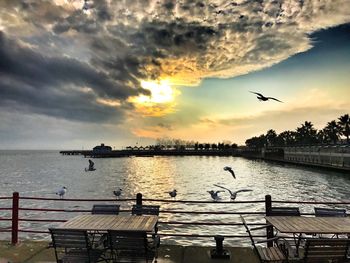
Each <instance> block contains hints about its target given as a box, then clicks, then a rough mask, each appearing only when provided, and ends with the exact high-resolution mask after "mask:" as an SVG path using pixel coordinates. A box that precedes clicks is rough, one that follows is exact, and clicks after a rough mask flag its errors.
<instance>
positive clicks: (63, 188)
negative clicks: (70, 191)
mask: <svg viewBox="0 0 350 263" xmlns="http://www.w3.org/2000/svg"><path fill="white" fill-rule="evenodd" d="M66 192H67V187H65V186H63V187H62V188H61V189H60V190H58V191H57V192H56V195H58V196H59V197H60V198H63V196H64V195H65V193H66Z"/></svg>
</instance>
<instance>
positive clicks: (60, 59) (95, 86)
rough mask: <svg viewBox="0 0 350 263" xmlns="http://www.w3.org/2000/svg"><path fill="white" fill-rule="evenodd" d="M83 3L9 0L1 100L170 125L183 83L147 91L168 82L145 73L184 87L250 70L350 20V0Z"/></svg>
mask: <svg viewBox="0 0 350 263" xmlns="http://www.w3.org/2000/svg"><path fill="white" fill-rule="evenodd" d="M83 4H84V1H83V0H3V1H0V32H1V33H0V92H1V96H0V107H1V108H3V109H6V110H9V109H17V110H19V111H25V112H34V113H39V114H44V115H48V116H53V117H58V118H63V119H70V120H78V121H93V122H104V123H107V122H109V123H117V122H123V121H126V122H128V123H131V121H132V120H133V119H134V120H135V119H136V122H137V121H138V119H137V118H138V117H137V116H147V118H152V117H157V118H158V119H157V120H154V121H152V122H153V123H160V121H161V123H163V125H165V126H161V125H159V126H155V130H156V132H162V131H166V130H168V128H167V127H168V126H169V125H170V126H171V127H174V126H173V123H174V122H175V121H173V120H172V119H170V120H168V121H167V120H165V119H160V120H159V118H160V117H162V116H165V115H168V114H170V113H172V114H174V113H176V110H177V109H176V107H177V104H176V94H180V93H181V92H180V91H179V92H177V93H176V94H175V92H174V94H175V95H174V96H173V97H172V98H171V100H164V101H157V102H154V101H152V99H150V100H148V101H147V100H140V97H141V98H143V97H142V96H145V95H146V96H149V97H150V98H152V97H153V98H154V96H155V93H157V89H158V90H160V89H162V86H160V85H159V86H158V87H156V88H155V89H153V90H150V89H145V88H144V87H143V86H142V82H144V81H148V82H154V83H160V81H162V80H167V81H169V84H170V86H175V87H176V88H177V89H179V88H181V86H193V85H198V84H199V83H200V81H201V80H202V79H204V78H211V77H219V78H230V77H234V76H239V75H243V74H247V73H250V72H253V71H257V70H260V69H263V68H266V67H270V66H271V65H273V64H276V63H278V62H281V61H283V60H285V59H287V58H289V57H290V56H293V55H295V54H297V53H300V52H304V51H306V50H308V49H310V48H311V47H312V46H313V42H312V41H313V40H312V39H310V37H309V36H310V35H311V34H312V33H314V32H315V31H318V30H320V29H324V28H328V27H332V26H336V25H339V24H343V23H347V22H350V5H349V1H348V0H333V1H329V0H273V1H255V0H236V1H224V0H213V1H201V0H195V1H193V0H183V1H172V0H135V1H128V0H121V1H111V0H95V1H93V0H89V1H87V6H88V8H87V10H85V12H83V8H82V7H83ZM174 90H175V89H174ZM145 101H146V102H147V103H145ZM150 101H151V103H150ZM176 116H179V115H176ZM186 118H187V119H190V118H189V117H186ZM192 120H193V118H192ZM195 121H197V120H195ZM189 122H190V121H187V123H189ZM180 123H181V122H180ZM135 126H137V125H135ZM170 126H169V127H170ZM144 130H145V131H146V130H147V131H150V130H151V129H144ZM134 131H135V133H137V134H141V133H142V131H143V129H142V128H141V127H134ZM145 133H146V132H145Z"/></svg>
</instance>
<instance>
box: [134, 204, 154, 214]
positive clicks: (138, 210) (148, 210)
mask: <svg viewBox="0 0 350 263" xmlns="http://www.w3.org/2000/svg"><path fill="white" fill-rule="evenodd" d="M159 207H160V206H159V205H133V206H132V210H131V213H132V214H133V215H159Z"/></svg>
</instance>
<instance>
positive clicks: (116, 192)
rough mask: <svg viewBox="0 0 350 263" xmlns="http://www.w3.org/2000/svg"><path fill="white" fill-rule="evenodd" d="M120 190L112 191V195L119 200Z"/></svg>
mask: <svg viewBox="0 0 350 263" xmlns="http://www.w3.org/2000/svg"><path fill="white" fill-rule="evenodd" d="M122 191H123V190H122V189H120V188H119V189H117V190H115V191H113V194H114V195H115V196H116V197H117V198H119V196H120V195H121V194H122Z"/></svg>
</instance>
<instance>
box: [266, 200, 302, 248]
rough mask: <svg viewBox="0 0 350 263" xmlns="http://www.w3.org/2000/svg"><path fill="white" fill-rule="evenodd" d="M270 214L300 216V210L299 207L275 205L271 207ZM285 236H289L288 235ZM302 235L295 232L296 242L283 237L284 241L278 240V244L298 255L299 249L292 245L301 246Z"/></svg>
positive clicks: (294, 238)
mask: <svg viewBox="0 0 350 263" xmlns="http://www.w3.org/2000/svg"><path fill="white" fill-rule="evenodd" d="M269 216H300V210H299V207H288V206H275V207H271V210H270V214H269ZM276 235H277V233H276ZM284 237H286V238H289V236H287V235H286V236H284ZM301 237H302V236H301V235H296V234H293V240H294V244H292V243H291V242H288V240H286V239H283V241H278V246H280V247H285V248H288V250H289V251H288V254H289V255H293V254H294V255H298V251H296V249H293V248H292V247H294V246H295V247H299V244H300V242H301Z"/></svg>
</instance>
